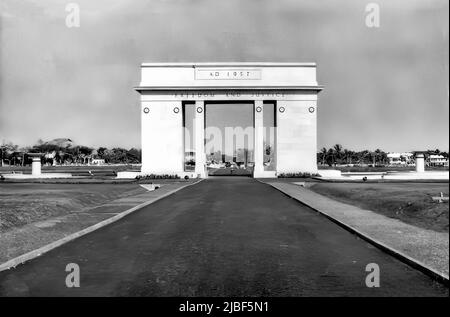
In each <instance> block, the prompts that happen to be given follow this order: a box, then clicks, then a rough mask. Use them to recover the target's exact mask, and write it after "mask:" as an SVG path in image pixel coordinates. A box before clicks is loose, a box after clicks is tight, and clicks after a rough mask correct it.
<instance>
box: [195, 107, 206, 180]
mask: <svg viewBox="0 0 450 317" xmlns="http://www.w3.org/2000/svg"><path fill="white" fill-rule="evenodd" d="M194 149H195V174H196V175H198V176H200V177H201V178H205V177H206V175H207V173H206V154H205V102H204V101H196V102H195V120H194Z"/></svg>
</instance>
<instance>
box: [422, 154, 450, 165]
mask: <svg viewBox="0 0 450 317" xmlns="http://www.w3.org/2000/svg"><path fill="white" fill-rule="evenodd" d="M427 161H428V162H427V163H428V166H448V159H446V158H445V157H444V156H443V155H435V154H431V155H430V156H429V157H428V160H427Z"/></svg>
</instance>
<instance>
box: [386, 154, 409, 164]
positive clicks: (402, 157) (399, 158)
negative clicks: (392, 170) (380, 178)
mask: <svg viewBox="0 0 450 317" xmlns="http://www.w3.org/2000/svg"><path fill="white" fill-rule="evenodd" d="M387 157H388V159H389V165H408V164H414V154H413V153H410V152H403V153H395V152H390V153H388V154H387Z"/></svg>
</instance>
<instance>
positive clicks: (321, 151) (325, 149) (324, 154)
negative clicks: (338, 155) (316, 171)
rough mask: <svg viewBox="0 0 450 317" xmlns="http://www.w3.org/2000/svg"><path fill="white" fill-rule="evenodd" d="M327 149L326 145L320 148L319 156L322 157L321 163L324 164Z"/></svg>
mask: <svg viewBox="0 0 450 317" xmlns="http://www.w3.org/2000/svg"><path fill="white" fill-rule="evenodd" d="M327 153H328V150H327V148H326V147H323V148H321V149H320V156H321V158H322V165H325V161H326V159H327Z"/></svg>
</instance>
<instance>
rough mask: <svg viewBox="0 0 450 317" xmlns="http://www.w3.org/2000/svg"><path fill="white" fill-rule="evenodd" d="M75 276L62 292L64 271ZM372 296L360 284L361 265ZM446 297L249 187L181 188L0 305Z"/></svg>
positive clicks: (310, 216)
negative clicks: (43, 300) (59, 299)
mask: <svg viewBox="0 0 450 317" xmlns="http://www.w3.org/2000/svg"><path fill="white" fill-rule="evenodd" d="M69 263H76V264H78V265H79V267H80V287H78V288H77V287H72V288H68V287H67V286H66V283H65V280H66V276H67V274H69V273H68V272H66V271H65V268H66V265H67V264H69ZM369 263H376V264H378V266H379V268H380V287H377V288H369V287H367V286H366V284H365V280H366V276H367V274H369V273H368V272H366V271H365V268H366V265H367V264H369ZM448 294H449V293H448V288H446V287H445V286H442V285H441V284H439V283H436V282H434V281H433V280H432V279H430V278H429V277H427V276H426V275H424V274H422V273H420V272H418V271H416V270H414V269H412V268H410V267H409V266H407V265H406V264H403V263H401V262H400V261H398V260H396V259H394V258H393V257H391V256H389V255H387V254H385V253H383V252H382V251H380V250H379V249H377V248H375V247H373V246H372V245H370V244H369V243H367V242H365V241H363V240H360V239H359V238H357V237H356V236H355V235H353V234H351V233H349V232H347V231H346V230H344V229H342V228H341V227H339V226H338V225H336V224H334V223H332V222H331V221H330V220H328V219H326V218H325V217H323V216H321V215H319V214H318V213H316V212H315V211H313V210H312V209H310V208H308V207H306V206H304V205H302V204H300V203H298V202H297V201H295V200H293V199H290V198H289V197H287V196H285V195H284V194H282V193H280V192H278V191H277V190H276V189H274V188H272V187H270V186H269V185H265V184H262V183H259V182H258V181H256V180H254V179H251V178H245V177H243V178H237V177H234V178H233V177H221V178H211V179H208V180H205V181H203V182H201V183H199V184H197V185H194V186H190V187H187V188H185V189H183V190H181V191H179V192H177V193H175V194H173V195H171V196H169V197H167V198H164V199H161V200H159V201H158V202H156V203H154V204H152V205H149V206H147V207H145V208H143V209H141V210H139V211H136V212H135V213H133V214H131V215H129V216H127V217H125V218H123V219H122V220H119V221H118V222H115V223H113V224H111V225H108V226H106V227H104V228H102V229H100V230H97V231H95V232H93V233H90V234H88V235H86V236H83V237H81V238H79V239H76V240H74V241H72V242H69V243H67V244H65V245H63V246H61V247H59V248H56V249H54V250H52V251H50V252H49V253H46V254H44V255H42V256H40V257H38V258H36V259H34V260H32V261H30V262H27V263H25V264H23V265H20V266H18V267H17V268H15V269H11V270H9V271H4V272H0V295H1V296H448Z"/></svg>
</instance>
